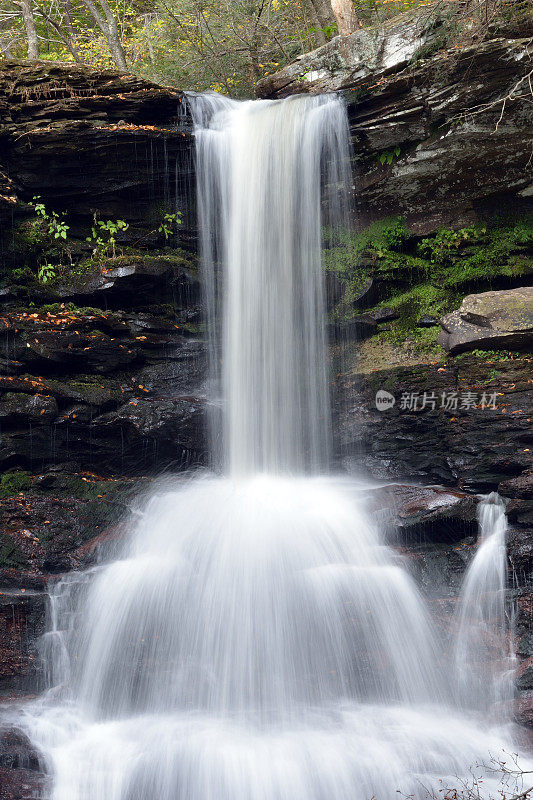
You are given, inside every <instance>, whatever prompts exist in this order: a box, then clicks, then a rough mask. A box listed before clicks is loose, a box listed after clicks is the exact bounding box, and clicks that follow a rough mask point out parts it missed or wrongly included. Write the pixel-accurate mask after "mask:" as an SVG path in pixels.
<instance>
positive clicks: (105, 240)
mask: <svg viewBox="0 0 533 800" xmlns="http://www.w3.org/2000/svg"><path fill="white" fill-rule="evenodd" d="M129 227H130V226H129V225H128V223H127V222H125V221H124V220H123V219H117V220H112V219H108V220H106V221H105V222H104V221H103V220H101V219H98V218H97V213H96V212H95V213H94V216H93V227H92V228H91V236H87V241H88V242H90V243H91V244H93V245H94V249H93V255H95V256H105V255H108V253H109V251H110V250H111V258H113V259H114V258H116V257H117V252H116V243H117V239H116V236H117V233H118V232H119V231H127V230H128V228H129Z"/></svg>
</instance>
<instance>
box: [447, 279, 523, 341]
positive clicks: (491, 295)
mask: <svg viewBox="0 0 533 800" xmlns="http://www.w3.org/2000/svg"><path fill="white" fill-rule="evenodd" d="M441 325H442V328H443V330H442V332H441V334H440V336H439V344H441V345H442V347H444V349H445V350H447V351H448V352H450V353H453V354H456V353H462V352H465V351H467V350H475V349H480V350H499V349H513V348H514V349H529V350H532V349H533V287H529V286H526V287H522V288H519V289H507V290H505V291H499V292H483V293H482V294H469V295H467V297H465V298H464V300H463V302H462V303H461V306H460V308H459V310H458V311H452V313H451V314H447V315H446V316H445V317H443V318H442V320H441Z"/></svg>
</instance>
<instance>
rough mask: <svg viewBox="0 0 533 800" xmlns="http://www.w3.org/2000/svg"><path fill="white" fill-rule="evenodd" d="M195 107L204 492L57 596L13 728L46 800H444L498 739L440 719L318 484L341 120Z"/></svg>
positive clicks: (194, 481)
mask: <svg viewBox="0 0 533 800" xmlns="http://www.w3.org/2000/svg"><path fill="white" fill-rule="evenodd" d="M189 103H190V105H191V106H192V109H193V114H194V118H195V124H196V140H197V174H198V195H199V196H198V206H199V224H200V243H201V250H202V257H203V270H204V282H205V297H206V307H207V314H208V329H209V335H210V351H211V369H212V386H211V395H212V396H211V403H212V406H213V408H214V409H216V413H215V414H214V421H213V440H214V442H215V444H214V447H216V448H217V449H218V450H219V453H220V459H219V461H218V463H219V471H218V472H216V473H214V474H204V475H200V476H193V477H191V478H190V479H189V480H188V481H184V480H181V482H180V483H177V482H176V483H175V484H172V482H171V481H169V482H167V483H166V484H162V485H161V486H160V488H158V489H156V490H155V491H154V492H153V494H152V496H151V497H150V498H149V499H148V500H139V502H138V504H137V505H136V507H135V508H134V509H133V510H132V514H131V518H130V521H129V525H128V527H129V534H128V535H127V536H126V537H125V538H124V540H123V541H122V542H120V543H118V544H117V546H116V553H115V557H114V560H111V561H107V562H105V563H102V564H100V565H99V566H98V567H96V568H94V569H92V570H91V571H89V572H88V573H84V574H79V575H77V576H76V575H74V576H70V577H69V578H68V579H66V580H64V581H62V582H61V583H60V584H59V585H58V586H57V587H56V589H55V591H54V593H53V614H52V622H53V625H52V630H51V634H50V635H49V637H48V638H49V642H48V646H47V648H46V655H47V658H48V659H51V660H52V661H53V662H57V663H54V664H53V665H52V667H53V668H51V669H50V670H49V673H50V675H51V676H55V677H56V679H57V680H59V681H60V682H61V685H59V686H56V687H54V688H53V689H51V690H50V691H49V692H47V693H45V694H44V695H43V696H42V697H41V698H40V699H39V700H38V701H36V702H34V703H31V704H28V705H26V706H25V708H24V711H23V719H22V721H21V720H20V719H19V721H18V724H19V725H20V724H22V725H23V726H24V727H25V729H26V730H27V731H28V733H29V735H30V736H31V739H32V741H33V742H34V743H35V745H36V746H37V747H38V748H39V751H40V752H41V753H42V756H43V759H44V760H45V761H46V764H47V767H48V770H49V771H50V773H51V775H52V778H53V780H52V790H51V798H52V800H370V798H372V797H375V798H377V800H391V799H392V798H393V797H396V796H397V793H398V792H399V791H401V792H402V793H403V794H404V795H406V796H410V797H413V798H416V800H423V798H427V797H428V796H429V794H431V793H432V792H435V793H437V795H438V796H440V795H439V794H438V793H439V792H441V791H442V786H443V785H446V783H449V784H450V785H454V783H455V785H457V782H458V781H460V780H461V779H462V778H463V777H465V776H467V775H468V774H469V771H470V769H471V768H472V767H473V766H474V765H476V764H479V763H480V762H482V761H483V760H486V759H488V758H489V757H490V754H493V755H497V756H498V757H499V758H501V759H502V760H503V761H505V759H506V756H505V754H504V753H503V748H504V747H505V746H506V745H507V743H508V741H509V739H508V738H506V735H505V734H504V732H503V731H501V730H499V729H497V728H494V729H492V728H490V727H489V726H488V725H487V724H486V722H485V720H484V719H483V718H482V717H481V716H476V715H474V714H472V715H467V714H465V713H462V712H461V711H459V710H458V709H457V707H456V706H455V705H454V692H453V685H452V684H453V681H451V680H450V670H449V669H448V663H449V662H448V661H447V660H446V656H445V653H444V650H445V647H444V645H443V642H442V640H441V637H440V636H439V635H438V632H437V631H436V629H435V627H434V625H433V624H432V622H431V617H430V614H429V613H428V609H427V607H426V604H425V603H424V600H423V598H422V596H421V595H420V593H419V592H418V590H417V588H416V586H415V584H414V582H413V580H412V578H411V577H410V575H409V572H408V569H407V568H406V564H405V562H404V561H403V559H402V558H401V557H400V555H399V554H397V553H395V552H394V551H392V550H391V549H390V548H388V547H387V546H386V545H385V543H384V541H383V538H382V536H381V533H380V531H379V530H378V529H377V528H376V526H375V525H374V524H373V520H372V519H371V518H370V517H369V515H368V514H367V513H366V512H365V509H364V507H363V506H362V504H361V502H360V501H359V499H358V492H357V491H356V489H354V485H353V483H351V482H350V481H349V480H348V479H342V478H338V477H335V476H331V475H328V474H327V461H328V450H329V436H330V415H329V402H328V379H327V365H326V354H325V317H324V284H323V275H322V255H321V246H322V237H323V234H324V233H325V234H326V236H327V237H328V236H329V237H331V236H334V233H333V234H332V230H333V231H334V229H335V226H341V227H342V224H343V208H345V205H346V199H347V193H348V189H349V186H350V183H351V180H350V175H349V147H348V127H347V122H346V115H345V110H344V107H343V104H342V102H341V100H340V99H339V98H337V97H329V96H328V97H300V98H293V99H290V100H284V101H277V102H257V103H252V102H244V103H236V102H233V101H229V100H225V99H222V98H218V97H216V96H213V95H207V96H205V95H204V96H196V97H195V96H191V98H190V100H189ZM330 241H331V238H330ZM217 415H218V416H217ZM443 782H444V783H443ZM496 788H497V779H496V778H495V777H493V776H492V777H491V775H490V773H489V774H488V775H487V776H486V781H485V783H484V784H483V793H484V794H483V795H479V796H480V797H481V796H483V797H487V798H488V797H489V796H490V795H491V794H492V792H493V791H494V792H495V791H496ZM428 793H429V794H428ZM485 793H486V794H485Z"/></svg>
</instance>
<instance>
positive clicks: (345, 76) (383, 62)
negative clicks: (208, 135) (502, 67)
mask: <svg viewBox="0 0 533 800" xmlns="http://www.w3.org/2000/svg"><path fill="white" fill-rule="evenodd" d="M449 13H450V4H449V3H439V4H438V5H437V6H436V7H433V8H430V9H427V10H426V13H425V14H424V15H421V14H420V12H419V11H417V10H416V9H415V10H414V11H411V12H409V13H407V14H402V15H401V16H400V17H396V18H395V19H391V20H388V21H387V22H386V23H385V24H384V25H382V26H375V27H369V28H361V29H360V30H357V31H355V32H354V33H352V34H351V35H350V36H342V37H341V36H337V37H335V38H334V39H332V40H331V41H330V42H328V43H327V44H325V45H323V46H322V47H320V48H318V50H314V51H313V52H311V53H304V54H303V55H302V56H300V57H299V58H297V59H296V61H294V62H293V63H292V64H289V65H288V66H286V67H284V68H283V69H282V70H279V71H278V72H275V73H273V74H272V75H268V76H267V77H266V78H262V79H261V80H260V81H259V82H258V83H257V86H256V93H257V95H258V96H259V97H276V98H279V97H287V96H289V95H291V94H300V93H302V92H317V93H318V92H320V93H323V92H335V91H338V90H339V89H345V88H346V87H348V86H355V85H358V84H359V83H361V82H363V81H364V80H366V79H368V78H372V79H373V80H377V79H378V78H379V77H381V76H383V75H387V74H388V73H390V72H393V71H398V70H401V69H403V68H404V67H405V66H407V64H409V62H410V61H411V59H412V58H413V56H414V55H415V54H416V53H417V52H418V51H420V50H421V48H429V47H431V45H432V44H433V43H434V42H436V41H437V40H438V39H439V37H440V36H441V35H442V30H441V29H442V25H443V24H444V21H445V20H446V18H447V16H449Z"/></svg>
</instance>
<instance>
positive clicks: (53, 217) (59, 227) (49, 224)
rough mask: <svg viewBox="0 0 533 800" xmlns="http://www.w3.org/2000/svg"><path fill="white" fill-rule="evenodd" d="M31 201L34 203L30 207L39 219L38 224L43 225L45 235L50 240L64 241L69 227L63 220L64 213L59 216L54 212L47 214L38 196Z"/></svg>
mask: <svg viewBox="0 0 533 800" xmlns="http://www.w3.org/2000/svg"><path fill="white" fill-rule="evenodd" d="M33 200H34V202H33V203H30V205H31V206H32V208H33V209H34V211H35V213H36V214H37V216H38V217H39V222H41V223H42V224H43V225H44V227H45V230H46V232H47V234H48V235H49V236H50V237H51V238H52V239H66V238H67V233H68V231H69V229H70V225H67V223H66V222H65V220H64V217H65V215H66V212H64V211H63V212H62V213H61V214H58V213H57V212H56V211H50V212H49V211H48V210H47V208H46V206H45V204H44V203H43V202H41V196H40V195H35V197H34V198H33Z"/></svg>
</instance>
